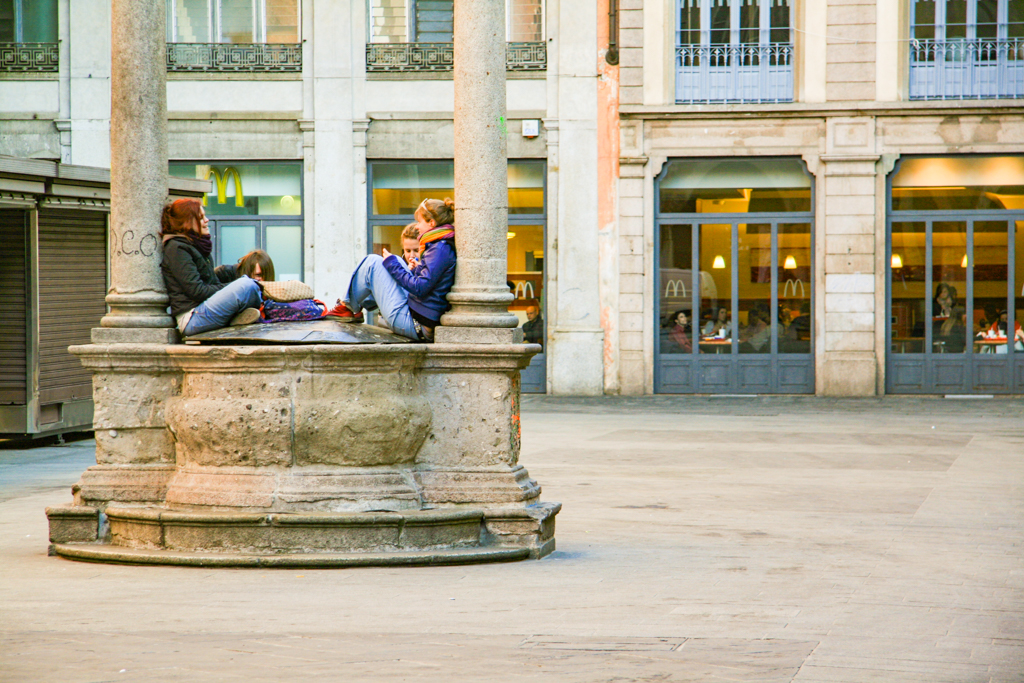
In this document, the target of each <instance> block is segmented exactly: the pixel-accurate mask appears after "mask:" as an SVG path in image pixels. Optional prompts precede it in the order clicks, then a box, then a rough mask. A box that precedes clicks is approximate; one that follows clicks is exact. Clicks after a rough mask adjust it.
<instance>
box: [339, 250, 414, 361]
mask: <svg viewBox="0 0 1024 683" xmlns="http://www.w3.org/2000/svg"><path fill="white" fill-rule="evenodd" d="M396 258H399V257H396ZM344 301H345V305H346V306H348V307H349V308H350V309H351V310H352V311H354V312H356V313H358V312H359V311H361V310H362V309H364V308H365V309H367V310H373V309H374V308H377V309H380V313H381V315H383V316H384V319H385V320H387V321H388V325H389V326H390V327H391V329H392V330H394V331H395V333H396V334H400V335H402V336H403V337H408V338H409V339H412V340H414V341H419V338H420V337H419V335H418V334H416V321H414V320H413V318H412V313H410V312H409V292H407V291H406V290H405V288H404V287H402V286H401V285H400V284H398V283H397V282H395V278H393V277H391V273H389V272H388V269H387V268H385V267H384V259H382V258H381V257H380V256H377V255H376V254H370V255H369V256H367V257H365V258H364V259H363V260H362V261H360V263H359V265H358V266H356V271H355V272H354V273H352V279H351V280H350V281H349V283H348V294H347V295H346V297H345V300H344Z"/></svg>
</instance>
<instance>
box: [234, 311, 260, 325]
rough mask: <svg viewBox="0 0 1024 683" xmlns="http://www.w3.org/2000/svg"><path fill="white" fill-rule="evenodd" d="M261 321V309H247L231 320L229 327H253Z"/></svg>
mask: <svg viewBox="0 0 1024 683" xmlns="http://www.w3.org/2000/svg"><path fill="white" fill-rule="evenodd" d="M259 319H260V309H258V308H246V309H245V310H243V311H242V312H241V313H239V314H238V315H236V316H235V317H234V318H232V319H231V322H229V323H228V325H230V326H232V327H235V326H236V325H251V324H253V323H254V322H258V321H259Z"/></svg>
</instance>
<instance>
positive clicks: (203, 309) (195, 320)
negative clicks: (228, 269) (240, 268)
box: [184, 276, 263, 337]
mask: <svg viewBox="0 0 1024 683" xmlns="http://www.w3.org/2000/svg"><path fill="white" fill-rule="evenodd" d="M261 303H263V298H262V295H261V290H260V286H259V285H258V284H256V281H255V280H253V279H251V278H249V277H247V276H242V277H240V278H238V279H237V280H235V281H234V282H230V283H228V286H227V287H225V288H224V289H222V290H220V291H219V292H217V293H216V294H214V295H213V296H211V297H210V298H209V299H207V300H206V301H204V302H203V303H201V304H199V305H198V306H196V307H195V308H194V309H193V310H192V318H191V319H189V321H188V324H187V325H185V331H184V334H185V336H186V337H190V336H192V335H193V334H199V333H200V332H209V331H210V330H216V329H219V328H221V327H226V326H227V324H228V323H229V322H231V319H232V318H234V317H235V316H236V315H238V314H239V313H241V312H242V311H243V310H245V309H246V308H259V307H260V304H261Z"/></svg>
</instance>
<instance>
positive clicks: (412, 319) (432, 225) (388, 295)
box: [327, 198, 455, 342]
mask: <svg viewBox="0 0 1024 683" xmlns="http://www.w3.org/2000/svg"><path fill="white" fill-rule="evenodd" d="M415 217H416V229H417V230H418V232H419V238H420V254H419V261H418V262H417V263H416V265H414V266H412V268H410V269H408V270H406V268H405V267H404V266H403V265H402V263H401V261H400V259H399V257H398V256H396V255H395V254H391V253H389V252H388V250H387V249H385V250H384V255H383V256H377V255H376V254H370V255H369V256H367V257H365V258H364V259H363V260H362V261H361V262H360V263H359V265H358V266H357V267H356V270H355V272H354V273H352V279H351V280H349V283H348V292H347V294H346V295H345V297H344V299H338V305H337V306H335V307H334V308H333V309H331V310H330V311H328V313H327V315H329V316H335V317H337V318H339V319H340V320H342V321H345V322H362V321H363V309H366V310H368V311H372V310H374V309H379V310H380V312H381V315H383V316H384V319H385V320H387V321H388V325H389V326H390V327H391V329H392V330H394V332H395V333H396V334H400V335H402V336H403V337H408V338H409V339H413V340H416V341H427V342H429V341H433V340H434V328H435V327H437V326H438V325H439V324H440V322H441V316H442V315H443V314H444V313H445V312H447V311H448V309H450V308H451V304H449V303H448V299H447V296H448V292H450V291H451V289H452V285H454V284H455V227H454V223H455V202H454V201H452V200H451V199H448V198H446V199H445V200H444V201H441V200H440V199H424V200H423V202H422V203H421V204H420V205H419V207H418V208H417V209H416V213H415Z"/></svg>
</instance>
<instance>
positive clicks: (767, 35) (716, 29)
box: [676, 0, 793, 104]
mask: <svg viewBox="0 0 1024 683" xmlns="http://www.w3.org/2000/svg"><path fill="white" fill-rule="evenodd" d="M791 17H792V15H791V12H790V0H679V4H678V5H677V14H676V27H677V30H676V34H677V35H676V101H677V102H678V103H680V104H696V103H713V102H791V101H792V100H793V31H792V19H791Z"/></svg>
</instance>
